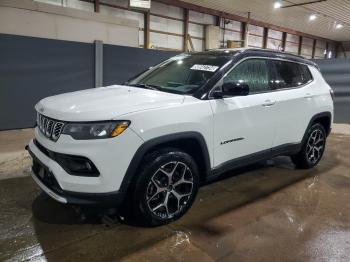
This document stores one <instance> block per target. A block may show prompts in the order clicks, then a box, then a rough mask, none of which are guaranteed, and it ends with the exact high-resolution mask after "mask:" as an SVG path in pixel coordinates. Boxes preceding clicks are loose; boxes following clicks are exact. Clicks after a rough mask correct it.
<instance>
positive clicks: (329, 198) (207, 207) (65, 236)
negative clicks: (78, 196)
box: [0, 125, 350, 261]
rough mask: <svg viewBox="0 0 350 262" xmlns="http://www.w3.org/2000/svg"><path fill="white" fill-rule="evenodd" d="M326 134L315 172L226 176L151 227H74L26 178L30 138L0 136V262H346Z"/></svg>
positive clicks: (345, 159) (341, 148)
mask: <svg viewBox="0 0 350 262" xmlns="http://www.w3.org/2000/svg"><path fill="white" fill-rule="evenodd" d="M333 130H336V131H337V132H341V133H343V134H339V133H338V134H334V133H333V134H332V135H331V136H330V137H329V139H328V142H327V149H326V152H325V156H324V158H323V160H322V161H321V162H320V164H319V165H318V166H317V167H316V168H314V169H312V170H295V169H294V167H293V165H292V164H291V162H290V160H289V158H286V157H279V158H275V159H273V160H272V161H268V162H267V163H262V164H259V165H254V166H251V167H249V168H246V169H244V170H236V171H232V172H230V174H227V175H226V179H223V180H220V181H217V182H215V183H211V184H209V185H206V186H204V187H202V188H201V190H200V191H199V194H198V197H197V200H196V201H195V204H194V206H193V207H192V209H191V210H190V211H189V213H188V214H187V215H185V216H184V217H183V218H182V219H180V220H179V221H177V222H175V223H173V224H171V225H167V226H163V227H158V228H140V227H133V226H129V225H125V224H121V223H115V224H113V223H110V221H109V219H108V217H104V218H103V219H102V223H101V222H100V220H99V219H97V218H96V216H94V215H92V214H90V215H87V217H86V218H85V219H82V216H81V215H82V213H80V212H77V211H76V210H75V209H73V208H72V207H69V206H65V205H62V204H59V203H56V202H55V201H53V200H51V199H50V198H48V197H47V196H45V195H43V194H41V192H40V190H39V189H38V187H37V186H36V185H35V184H34V182H33V181H32V179H31V178H30V177H29V174H30V171H29V166H30V158H29V157H28V156H27V155H26V153H25V152H24V151H23V146H24V145H25V144H26V143H27V141H28V140H29V138H30V137H31V136H32V131H31V130H22V131H21V130H20V131H11V132H0V261H3V260H5V261H6V260H9V261H18V260H34V261H42V260H44V261H45V260H49V261H68V260H70V261H72V260H74V261H105V260H108V261H111V260H112V261H119V260H121V261H140V260H142V261H192V260H195V261H214V260H215V261H216V260H218V261H350V201H349V200H350V161H349V160H350V132H349V130H350V128H349V126H348V125H346V126H343V127H342V126H337V127H336V128H334V129H333ZM347 133H348V135H346V134H347Z"/></svg>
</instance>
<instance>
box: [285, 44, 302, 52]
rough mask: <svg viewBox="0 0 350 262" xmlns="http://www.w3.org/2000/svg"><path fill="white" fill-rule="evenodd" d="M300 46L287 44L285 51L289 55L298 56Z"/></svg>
mask: <svg viewBox="0 0 350 262" xmlns="http://www.w3.org/2000/svg"><path fill="white" fill-rule="evenodd" d="M298 49H299V44H295V43H291V42H286V48H285V51H286V52H288V53H293V54H298Z"/></svg>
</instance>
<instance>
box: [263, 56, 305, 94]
mask: <svg viewBox="0 0 350 262" xmlns="http://www.w3.org/2000/svg"><path fill="white" fill-rule="evenodd" d="M269 63H270V65H271V76H270V87H271V89H283V88H293V87H298V86H301V85H304V84H307V83H309V82H310V81H312V75H311V73H310V70H309V68H308V66H307V65H303V64H298V63H293V62H287V61H280V60H270V62H269Z"/></svg>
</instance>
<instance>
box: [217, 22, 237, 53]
mask: <svg viewBox="0 0 350 262" xmlns="http://www.w3.org/2000/svg"><path fill="white" fill-rule="evenodd" d="M227 41H234V43H235V45H234V47H242V23H241V22H237V21H234V20H230V19H220V46H221V47H225V48H226V47H227Z"/></svg>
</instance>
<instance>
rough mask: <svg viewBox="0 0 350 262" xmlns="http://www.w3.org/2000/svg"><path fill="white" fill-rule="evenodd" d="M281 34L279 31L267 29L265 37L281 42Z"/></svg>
mask: <svg viewBox="0 0 350 262" xmlns="http://www.w3.org/2000/svg"><path fill="white" fill-rule="evenodd" d="M282 34H283V33H282V32H280V31H276V30H272V29H269V30H268V33H267V36H268V37H271V38H274V39H279V40H281V41H282Z"/></svg>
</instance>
